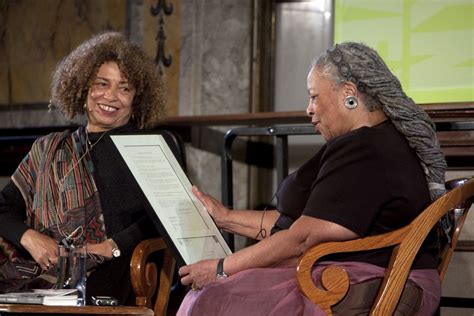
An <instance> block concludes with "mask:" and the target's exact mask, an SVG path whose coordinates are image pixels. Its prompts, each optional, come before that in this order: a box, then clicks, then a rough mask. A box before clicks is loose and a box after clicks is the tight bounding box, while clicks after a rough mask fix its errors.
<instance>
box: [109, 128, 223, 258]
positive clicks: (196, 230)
mask: <svg viewBox="0 0 474 316" xmlns="http://www.w3.org/2000/svg"><path fill="white" fill-rule="evenodd" d="M111 138H112V141H113V142H114V143H115V146H117V149H118V150H119V152H120V154H121V155H122V157H123V158H124V160H125V163H126V164H127V166H128V168H129V169H130V171H131V172H132V175H133V176H134V177H135V179H136V181H137V183H138V185H139V186H140V187H141V189H142V191H143V193H144V194H145V196H146V198H147V199H148V202H149V203H150V205H151V207H152V208H153V210H154V211H155V214H156V216H157V217H158V219H159V221H160V222H161V224H162V225H163V227H164V229H165V230H166V232H167V234H168V236H169V238H170V239H171V241H172V242H173V244H174V247H175V249H177V250H178V252H179V254H180V256H181V258H182V259H183V261H184V263H186V264H191V263H194V262H197V261H199V260H202V259H216V258H222V257H225V256H226V255H229V254H231V250H230V249H229V247H228V245H227V243H226V242H225V240H224V238H223V237H222V234H221V233H220V231H219V229H218V228H217V226H216V225H215V224H214V221H213V220H212V218H211V217H210V215H209V214H208V213H207V211H206V209H205V208H204V206H203V205H202V203H201V202H200V201H199V200H198V199H196V197H195V196H194V195H193V193H192V192H191V183H190V182H189V179H188V178H187V176H186V175H185V173H184V171H183V169H182V168H181V166H180V165H179V163H178V161H177V160H176V158H175V157H174V155H173V153H172V152H171V150H170V148H169V147H168V144H167V143H166V141H165V139H164V138H163V136H161V135H156V134H154V135H112V136H111ZM123 194H126V192H123Z"/></svg>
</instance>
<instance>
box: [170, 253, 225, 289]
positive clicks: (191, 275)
mask: <svg viewBox="0 0 474 316" xmlns="http://www.w3.org/2000/svg"><path fill="white" fill-rule="evenodd" d="M218 262H219V259H210V260H202V261H199V262H196V263H193V264H190V265H188V266H184V267H181V268H180V269H179V272H178V273H179V276H180V277H181V283H182V284H183V285H189V284H193V289H196V288H197V289H200V288H202V287H203V286H205V285H207V284H209V283H211V282H214V281H216V280H217V277H216V271H217V263H218Z"/></svg>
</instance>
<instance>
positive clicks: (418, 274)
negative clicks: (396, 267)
mask: <svg viewBox="0 0 474 316" xmlns="http://www.w3.org/2000/svg"><path fill="white" fill-rule="evenodd" d="M328 264H337V265H339V266H341V267H343V268H345V269H346V271H348V273H349V278H350V282H351V284H357V283H360V282H364V281H366V280H370V279H374V278H380V277H383V275H384V271H385V269H384V268H381V267H378V266H375V265H371V264H367V263H361V262H338V263H333V262H322V263H320V264H318V265H317V267H316V268H315V269H314V270H313V279H317V276H318V275H319V274H320V273H321V271H322V269H323V268H324V267H325V266H327V265H328ZM295 274H296V272H295V267H276V268H258V269H249V270H245V271H242V272H239V273H236V274H235V275H232V276H230V277H228V278H226V279H220V280H218V281H216V282H213V283H210V284H208V285H206V286H205V287H203V289H202V290H200V291H190V292H189V293H188V294H187V295H186V297H185V298H184V300H183V302H182V304H181V306H180V308H179V310H178V313H177V315H179V316H184V315H199V316H201V315H206V316H210V315H216V316H217V315H226V316H233V315H235V316H242V315H243V316H250V315H252V316H253V315H262V316H263V315H265V316H266V315H282V316H283V315H285V316H287V315H321V316H322V315H325V313H324V312H323V310H322V309H321V308H319V307H318V306H317V305H315V304H314V303H312V302H311V301H310V300H308V299H307V298H306V297H305V296H304V295H303V294H301V292H300V291H299V289H298V286H297V282H296V276H295ZM409 279H410V280H412V281H413V282H415V283H416V284H417V285H418V286H419V287H420V288H421V289H422V290H423V298H422V303H421V307H420V314H421V315H432V314H433V313H434V312H435V311H436V309H437V307H438V305H439V300H440V296H441V284H440V280H439V275H438V272H437V271H436V270H435V269H425V270H413V271H411V272H410V275H409Z"/></svg>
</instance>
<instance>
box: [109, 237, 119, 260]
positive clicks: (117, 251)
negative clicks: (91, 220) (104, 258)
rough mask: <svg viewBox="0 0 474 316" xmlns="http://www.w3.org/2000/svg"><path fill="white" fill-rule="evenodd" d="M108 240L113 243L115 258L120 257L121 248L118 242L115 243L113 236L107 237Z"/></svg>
mask: <svg viewBox="0 0 474 316" xmlns="http://www.w3.org/2000/svg"><path fill="white" fill-rule="evenodd" d="M107 241H108V242H110V244H111V245H112V256H113V257H114V258H118V257H120V249H119V247H118V246H117V243H115V241H114V240H113V239H112V238H109V239H107Z"/></svg>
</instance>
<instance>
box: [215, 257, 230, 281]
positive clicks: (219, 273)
mask: <svg viewBox="0 0 474 316" xmlns="http://www.w3.org/2000/svg"><path fill="white" fill-rule="evenodd" d="M216 277H217V278H218V279H225V278H227V277H228V275H227V274H225V272H224V258H220V259H219V262H218V263H217V270H216Z"/></svg>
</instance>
